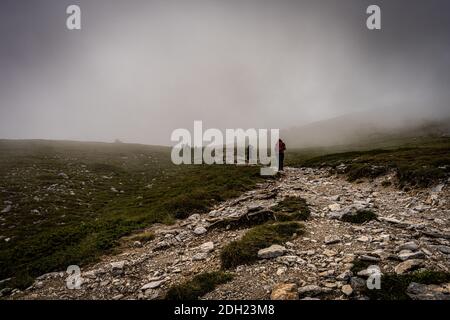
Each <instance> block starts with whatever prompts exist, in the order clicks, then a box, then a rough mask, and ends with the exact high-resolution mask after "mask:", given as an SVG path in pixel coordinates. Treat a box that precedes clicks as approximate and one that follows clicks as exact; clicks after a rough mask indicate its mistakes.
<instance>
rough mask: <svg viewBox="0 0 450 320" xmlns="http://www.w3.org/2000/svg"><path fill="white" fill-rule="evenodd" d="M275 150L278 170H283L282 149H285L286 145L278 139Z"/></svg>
mask: <svg viewBox="0 0 450 320" xmlns="http://www.w3.org/2000/svg"><path fill="white" fill-rule="evenodd" d="M275 150H276V151H277V152H278V170H279V171H283V162H284V151H285V150H286V145H285V144H284V142H283V140H281V139H278V142H277V145H276V146H275Z"/></svg>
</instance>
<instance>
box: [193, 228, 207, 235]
mask: <svg viewBox="0 0 450 320" xmlns="http://www.w3.org/2000/svg"><path fill="white" fill-rule="evenodd" d="M206 231H207V230H206V228H205V227H197V228H195V229H194V233H195V234H196V235H198V236H199V235H202V234H205V233H206Z"/></svg>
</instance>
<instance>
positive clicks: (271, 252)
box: [258, 244, 286, 259]
mask: <svg viewBox="0 0 450 320" xmlns="http://www.w3.org/2000/svg"><path fill="white" fill-rule="evenodd" d="M285 253H286V248H285V247H283V246H280V245H278V244H274V245H271V246H270V247H268V248H264V249H261V250H259V251H258V258H260V259H271V258H276V257H279V256H282V255H283V254H285Z"/></svg>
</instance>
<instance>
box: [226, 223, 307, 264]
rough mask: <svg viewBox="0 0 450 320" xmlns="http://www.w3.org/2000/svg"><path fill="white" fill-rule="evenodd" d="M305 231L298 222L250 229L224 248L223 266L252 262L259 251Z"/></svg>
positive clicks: (256, 257) (271, 224)
mask: <svg viewBox="0 0 450 320" xmlns="http://www.w3.org/2000/svg"><path fill="white" fill-rule="evenodd" d="M302 232H303V226H302V225H301V224H300V223H298V222H278V223H266V224H263V225H260V226H256V227H254V228H252V229H250V230H249V231H248V232H247V233H246V234H245V235H244V236H243V237H242V238H241V239H240V240H237V241H233V242H231V243H230V244H228V245H227V246H225V247H224V248H223V249H222V252H221V254H220V258H221V263H222V268H223V269H230V268H233V267H236V266H238V265H241V264H250V263H252V262H254V261H256V260H258V251H259V250H260V249H263V248H266V247H269V246H271V245H272V244H282V243H284V242H286V241H288V240H289V239H291V237H292V236H293V234H294V233H297V234H300V233H302Z"/></svg>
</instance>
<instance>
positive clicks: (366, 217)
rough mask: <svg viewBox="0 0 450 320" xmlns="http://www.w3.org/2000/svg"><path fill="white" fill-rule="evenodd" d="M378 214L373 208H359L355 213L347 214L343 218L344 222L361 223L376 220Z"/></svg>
mask: <svg viewBox="0 0 450 320" xmlns="http://www.w3.org/2000/svg"><path fill="white" fill-rule="evenodd" d="M376 219H377V215H376V214H375V213H374V212H373V211H371V210H358V211H356V212H355V213H353V214H345V215H343V216H342V218H341V220H342V221H344V222H350V223H357V224H361V223H364V222H367V221H370V220H376Z"/></svg>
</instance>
